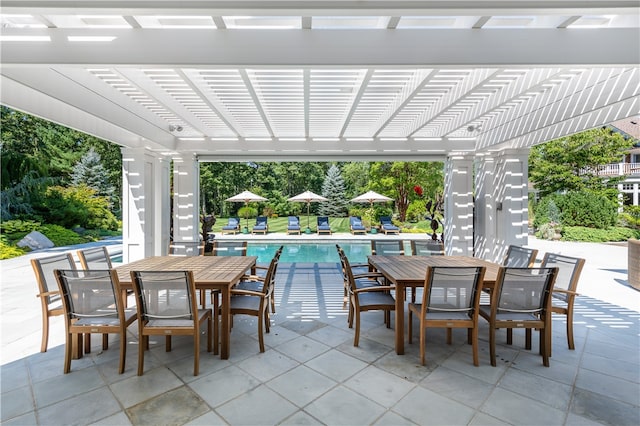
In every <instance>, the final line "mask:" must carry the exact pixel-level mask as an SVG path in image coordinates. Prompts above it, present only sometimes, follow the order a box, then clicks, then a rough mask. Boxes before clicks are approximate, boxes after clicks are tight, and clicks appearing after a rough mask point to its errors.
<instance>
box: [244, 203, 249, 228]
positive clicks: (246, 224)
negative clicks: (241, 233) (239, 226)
mask: <svg viewBox="0 0 640 426" xmlns="http://www.w3.org/2000/svg"><path fill="white" fill-rule="evenodd" d="M244 206H245V207H249V202H248V201H245V202H244ZM244 220H245V222H244V229H246V231H247V232H245V234H248V233H249V209H248V208H246V209H244Z"/></svg>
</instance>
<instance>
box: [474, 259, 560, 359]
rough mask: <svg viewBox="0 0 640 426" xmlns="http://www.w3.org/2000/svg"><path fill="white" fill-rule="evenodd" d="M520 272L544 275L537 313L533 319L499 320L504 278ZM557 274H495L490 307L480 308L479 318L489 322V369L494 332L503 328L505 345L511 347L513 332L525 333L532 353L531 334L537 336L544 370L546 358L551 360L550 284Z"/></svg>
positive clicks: (550, 271) (542, 271)
mask: <svg viewBox="0 0 640 426" xmlns="http://www.w3.org/2000/svg"><path fill="white" fill-rule="evenodd" d="M518 270H521V271H533V270H536V271H537V273H538V274H540V275H542V274H545V277H546V282H545V286H544V290H543V299H542V302H541V304H540V310H539V312H537V313H535V314H532V316H535V318H532V319H527V320H523V319H520V318H517V319H511V318H508V317H506V318H505V319H501V318H498V309H499V305H500V298H501V295H502V287H503V284H504V281H505V278H506V276H507V274H510V273H511V272H515V273H517V271H518ZM557 273H558V268H509V267H504V266H503V267H501V268H500V269H499V271H498V277H497V278H496V284H495V287H494V289H493V290H492V292H491V305H490V306H482V305H481V306H480V309H479V314H480V316H482V317H483V318H484V319H486V320H487V321H488V322H489V350H490V357H491V365H492V366H494V367H495V366H496V330H497V329H500V328H504V329H506V330H507V344H509V345H510V344H511V343H512V329H514V328H524V329H525V333H526V334H525V348H526V349H529V350H530V349H531V330H532V329H536V330H538V331H539V333H540V355H542V362H543V364H544V366H545V367H548V366H549V357H550V356H551V293H552V291H553V284H554V281H555V279H556V275H557Z"/></svg>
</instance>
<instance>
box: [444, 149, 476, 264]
mask: <svg viewBox="0 0 640 426" xmlns="http://www.w3.org/2000/svg"><path fill="white" fill-rule="evenodd" d="M444 199H445V202H444V247H445V250H446V254H447V255H456V256H472V255H473V160H472V158H471V157H468V156H451V157H447V160H446V162H445V178H444Z"/></svg>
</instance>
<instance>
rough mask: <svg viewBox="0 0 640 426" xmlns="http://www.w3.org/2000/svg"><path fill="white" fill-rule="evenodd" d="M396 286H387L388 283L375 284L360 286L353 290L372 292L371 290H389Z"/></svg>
mask: <svg viewBox="0 0 640 426" xmlns="http://www.w3.org/2000/svg"><path fill="white" fill-rule="evenodd" d="M395 289H396V288H395V287H393V286H389V285H380V286H375V287H362V288H357V289H355V290H354V291H353V292H354V293H368V292H372V291H391V290H395Z"/></svg>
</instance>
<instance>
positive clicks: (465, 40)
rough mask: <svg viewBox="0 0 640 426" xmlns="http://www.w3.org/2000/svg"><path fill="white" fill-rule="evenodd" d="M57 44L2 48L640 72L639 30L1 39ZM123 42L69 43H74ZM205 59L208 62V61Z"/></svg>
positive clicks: (187, 61)
mask: <svg viewBox="0 0 640 426" xmlns="http://www.w3.org/2000/svg"><path fill="white" fill-rule="evenodd" d="M18 35H34V36H47V37H49V38H50V40H51V41H49V42H9V41H3V42H2V43H1V47H2V53H1V60H2V64H3V66H5V67H8V66H12V65H50V64H58V65H80V66H82V65H108V66H144V65H147V66H168V67H176V66H179V67H194V68H202V67H213V66H229V67H234V66H235V67H243V66H262V67H269V66H297V67H301V66H302V67H304V66H314V67H318V66H342V67H362V66H365V67H366V66H379V67H380V66H382V67H384V66H389V67H402V66H407V67H412V66H420V67H424V66H425V64H427V65H428V66H429V67H445V66H446V67H465V66H472V67H518V66H522V67H531V66H579V65H584V66H599V65H601V66H605V65H606V66H611V65H624V64H627V65H634V64H638V63H640V50H639V49H629V47H628V45H626V44H625V43H620V40H639V39H640V28H611V29H601V30H598V31H580V30H568V29H500V30H492V29H483V30H473V29H416V30H414V29H403V30H358V31H351V30H331V31H309V30H302V29H300V30H277V31H274V30H253V29H251V30H249V29H247V30H242V31H232V30H224V31H219V30H209V29H179V30H175V29H174V30H171V29H134V30H131V29H128V30H123V29H52V28H47V29H15V28H6V29H3V36H18ZM83 35H84V36H98V35H104V36H115V37H116V38H115V39H114V40H113V41H110V42H100V43H96V42H93V43H87V42H70V41H68V39H67V37H68V36H83ZM204 53H206V54H204Z"/></svg>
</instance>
